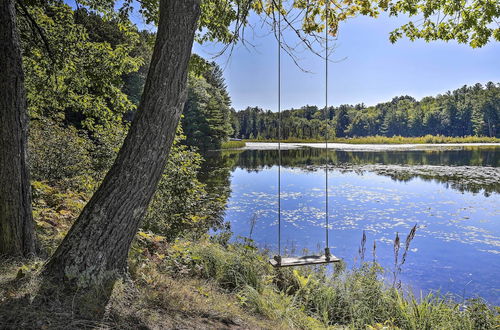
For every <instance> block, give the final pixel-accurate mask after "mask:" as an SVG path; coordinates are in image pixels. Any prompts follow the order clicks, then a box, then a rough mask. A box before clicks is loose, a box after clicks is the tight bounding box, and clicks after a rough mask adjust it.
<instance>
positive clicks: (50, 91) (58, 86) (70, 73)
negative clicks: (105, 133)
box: [20, 1, 142, 132]
mask: <svg viewBox="0 0 500 330" xmlns="http://www.w3.org/2000/svg"><path fill="white" fill-rule="evenodd" d="M30 12H31V15H32V16H33V17H34V19H35V20H36V22H37V24H38V25H39V26H40V28H41V29H43V31H44V34H45V36H46V39H47V40H48V49H47V45H45V44H44V43H42V42H40V40H39V38H38V35H37V34H36V32H34V30H33V29H32V28H31V26H30V23H29V21H28V20H27V19H26V18H24V17H23V16H20V21H21V23H20V26H21V35H22V41H23V63H24V68H25V71H26V89H27V93H28V95H27V96H28V104H29V112H30V115H31V117H33V118H40V117H42V116H44V117H50V118H52V119H53V120H57V121H63V122H65V123H69V124H72V125H75V126H76V127H78V128H80V127H81V128H84V129H87V130H89V131H90V132H94V131H99V130H103V129H108V128H110V127H116V126H119V125H122V116H123V114H124V113H127V112H129V111H132V110H133V109H134V105H133V104H132V103H131V102H130V101H129V99H128V98H127V95H125V94H124V93H123V92H122V90H121V88H122V85H123V80H122V76H123V75H124V74H127V73H130V72H132V71H136V70H137V69H138V68H139V66H140V65H141V63H142V60H141V59H140V58H136V57H132V56H131V52H132V50H133V49H134V46H135V44H136V43H137V40H138V35H137V32H136V31H135V30H134V28H133V27H132V26H131V25H130V24H126V23H120V24H119V25H118V27H117V28H115V29H119V32H117V33H115V35H109V36H107V37H108V38H107V39H106V38H104V37H103V36H101V38H98V37H97V36H98V35H99V34H102V33H107V31H108V30H109V29H108V30H106V31H104V32H101V31H98V30H97V27H96V26H100V25H104V21H103V20H102V19H101V18H98V17H97V16H95V15H94V16H88V17H86V18H87V20H85V19H84V18H82V17H84V16H86V15H88V14H87V13H86V12H84V11H79V12H78V13H76V14H75V13H74V12H73V11H72V10H71V8H70V7H69V6H68V5H65V4H63V3H61V2H58V1H49V2H48V3H47V5H46V6H44V7H31V8H30ZM75 15H76V17H80V19H79V20H78V19H77V20H76V22H75ZM78 21H81V22H82V24H80V23H77V22H78ZM116 24H118V23H116ZM108 26H109V24H108ZM89 29H90V30H91V34H90V35H89V32H88V31H89ZM116 34H118V35H119V36H120V37H119V38H117V37H116ZM117 39H118V40H117Z"/></svg>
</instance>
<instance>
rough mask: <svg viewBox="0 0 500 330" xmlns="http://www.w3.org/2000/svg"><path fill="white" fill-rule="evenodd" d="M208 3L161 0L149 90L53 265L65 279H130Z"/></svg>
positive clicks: (53, 271)
mask: <svg viewBox="0 0 500 330" xmlns="http://www.w3.org/2000/svg"><path fill="white" fill-rule="evenodd" d="M199 16H200V0H161V1H160V21H159V24H158V31H157V37H156V43H155V48H154V51H153V57H152V60H151V65H150V68H149V73H148V77H147V79H146V84H145V87H144V92H143V95H142V98H141V102H140V105H139V109H138V113H137V115H136V116H135V118H134V120H133V122H132V125H131V127H130V131H129V133H128V135H127V138H126V139H125V142H124V144H123V147H122V148H121V150H120V152H119V153H118V156H117V158H116V161H115V163H114V164H113V166H112V168H111V170H110V171H109V172H108V173H107V175H106V177H105V178H104V181H103V182H102V184H101V186H100V187H99V189H98V190H97V191H96V192H95V193H94V195H93V196H92V198H91V200H90V201H89V202H88V204H87V205H86V206H85V208H84V209H83V211H82V213H81V214H80V216H79V218H78V220H77V221H76V223H75V224H74V225H73V227H72V228H71V230H70V231H69V233H68V234H67V236H66V237H65V238H64V240H63V242H62V243H61V245H60V246H59V248H58V249H57V251H56V252H55V253H54V255H53V256H52V258H51V259H50V260H49V262H48V263H47V265H46V267H45V273H46V274H48V275H50V276H53V277H56V278H60V279H74V278H77V279H78V280H79V281H80V280H83V281H84V282H88V281H92V282H103V281H104V280H108V279H113V278H114V277H115V276H117V275H118V274H119V273H123V272H125V270H126V267H127V255H128V251H129V248H130V244H131V243H132V240H133V238H134V236H135V234H136V232H137V229H138V226H139V222H140V220H141V219H142V217H143V216H144V214H145V212H146V209H147V207H148V204H149V202H150V201H151V198H152V196H153V193H154V192H155V189H156V186H157V184H158V181H159V179H160V177H161V174H162V172H163V169H164V167H165V164H166V161H167V157H168V154H169V151H170V147H171V146H172V143H173V140H174V136H175V132H176V128H177V124H178V122H179V118H180V115H181V113H182V109H183V106H184V101H185V98H186V80H187V72H188V62H189V58H190V55H191V48H192V45H193V39H194V34H195V30H196V25H197V21H198V18H199Z"/></svg>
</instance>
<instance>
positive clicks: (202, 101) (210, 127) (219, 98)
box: [181, 56, 233, 150]
mask: <svg viewBox="0 0 500 330" xmlns="http://www.w3.org/2000/svg"><path fill="white" fill-rule="evenodd" d="M194 58H195V59H196V58H197V57H196V56H194ZM193 63H195V62H193ZM193 65H194V64H193ZM192 68H200V66H199V65H196V66H194V67H193V66H192ZM230 104H231V100H230V98H229V95H228V93H227V91H226V85H225V82H224V78H223V76H222V71H221V70H220V68H219V67H218V66H217V65H216V64H215V63H209V64H208V69H207V70H206V71H204V72H203V74H202V75H196V74H195V73H194V72H191V73H190V74H189V78H188V97H187V100H186V103H185V105H184V116H183V118H182V119H181V122H182V127H183V129H184V132H185V133H186V143H187V144H188V145H190V146H196V147H198V148H200V149H202V150H207V149H220V148H221V144H222V143H223V142H224V141H226V140H227V138H228V136H229V135H231V134H232V133H233V129H232V127H231V114H230V109H229V105H230Z"/></svg>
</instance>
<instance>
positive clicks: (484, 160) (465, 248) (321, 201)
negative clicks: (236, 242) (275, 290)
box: [203, 144, 500, 305]
mask: <svg viewBox="0 0 500 330" xmlns="http://www.w3.org/2000/svg"><path fill="white" fill-rule="evenodd" d="M205 157H206V159H207V161H206V164H205V176H204V178H203V180H204V181H205V182H206V183H207V184H208V186H209V189H210V190H211V191H212V193H214V194H216V195H221V196H223V195H224V194H225V196H227V197H228V202H227V208H226V211H225V216H224V219H225V220H226V221H227V222H229V223H230V225H231V231H232V232H233V237H234V238H237V237H239V236H242V237H250V238H252V239H253V240H254V241H255V242H256V244H257V245H258V246H259V247H261V248H265V249H269V250H270V251H271V253H273V252H275V251H276V250H277V230H278V228H277V205H278V199H277V184H278V179H277V175H278V167H277V164H278V152H277V150H273V149H272V148H270V147H269V146H268V147H266V148H262V147H261V146H260V147H259V145H258V144H257V145H252V147H251V149H246V150H232V151H224V152H217V153H211V154H209V155H206V156H205ZM327 157H328V159H329V162H330V164H331V167H330V169H329V172H328V183H329V190H328V194H329V214H330V218H329V221H330V230H329V235H330V246H331V248H332V252H333V254H335V255H336V256H338V257H341V258H343V259H344V260H345V261H346V262H347V264H348V265H349V266H352V265H356V264H359V259H360V256H359V252H358V251H359V248H360V244H361V238H362V235H363V231H365V233H366V238H367V239H366V253H365V260H373V254H372V247H373V244H374V242H376V251H375V258H376V260H377V261H378V262H379V263H380V264H382V265H383V266H384V267H385V268H386V269H387V270H389V271H391V270H392V269H393V268H394V266H393V265H394V253H393V245H394V243H393V242H394V238H395V235H396V233H399V235H400V237H401V241H402V242H404V239H405V238H406V235H407V234H408V232H409V231H410V229H411V227H412V226H414V225H415V224H417V225H418V229H417V233H416V236H415V238H414V240H413V241H412V242H411V246H410V250H409V252H408V256H407V260H406V263H405V264H404V265H403V267H402V273H401V276H400V279H401V280H402V282H403V285H405V286H410V287H411V288H412V289H413V290H414V291H415V292H417V293H418V292H419V291H420V290H423V291H424V292H428V291H440V292H441V293H447V292H450V293H452V294H453V295H454V296H455V298H456V299H462V298H470V297H474V296H476V295H479V296H481V297H483V298H485V299H486V300H487V301H489V302H490V303H493V304H496V305H500V167H499V165H500V147H499V146H488V147H482V148H477V147H449V148H447V149H442V148H441V149H436V148H432V149H427V150H391V151H383V150H382V149H377V150H370V148H369V147H368V148H367V149H363V148H361V149H358V150H351V151H348V150H329V151H328V154H327V152H326V150H325V149H321V148H310V147H305V148H295V149H290V150H282V164H283V166H282V168H281V191H282V195H281V208H282V210H281V212H282V213H281V214H282V224H281V226H282V227H281V230H282V247H284V250H285V253H283V254H289V255H301V254H303V253H305V252H306V251H309V252H318V251H322V250H323V248H324V244H325V222H324V221H325V169H324V164H325V162H326V159H327ZM387 278H388V279H390V278H391V274H387Z"/></svg>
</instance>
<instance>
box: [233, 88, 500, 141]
mask: <svg viewBox="0 0 500 330" xmlns="http://www.w3.org/2000/svg"><path fill="white" fill-rule="evenodd" d="M232 115H233V120H234V121H236V122H237V125H233V127H236V128H237V130H235V133H234V137H237V138H242V139H251V140H277V139H278V114H277V113H273V112H271V111H264V110H262V109H260V108H250V107H249V108H247V109H245V110H242V111H239V112H232ZM281 118H282V119H281V128H282V129H281V138H282V140H288V141H290V142H299V141H303V142H308V141H309V142H313V141H321V140H324V138H325V133H326V120H325V110H324V108H323V109H319V108H317V107H315V106H304V107H302V108H300V109H291V110H285V111H282V114H281ZM328 118H329V120H328V125H329V132H328V136H329V139H332V140H334V137H336V139H335V140H336V141H342V139H339V138H357V139H354V140H346V141H347V142H350V143H352V142H354V143H356V141H366V142H367V143H373V142H370V140H372V141H374V140H380V142H382V143H384V142H385V143H436V142H438V141H442V142H455V141H456V142H460V141H463V142H469V141H470V142H474V141H475V142H481V141H484V142H489V141H493V142H494V141H496V140H495V139H488V138H475V137H472V136H477V137H496V138H499V137H500V86H499V85H498V84H495V83H492V82H489V83H487V84H486V86H484V87H483V86H482V85H481V84H476V85H474V86H471V87H468V86H463V87H462V88H459V89H457V90H455V91H452V92H447V93H445V94H444V95H438V96H436V97H425V98H423V99H422V100H420V101H416V100H415V99H414V98H412V97H410V96H401V97H395V98H393V99H392V100H391V101H390V102H386V103H379V104H377V105H375V106H371V107H366V106H365V105H364V104H358V105H355V106H353V105H341V106H339V107H330V108H329V109H328ZM379 136H380V138H379ZM433 136H435V137H433ZM360 137H370V138H366V139H365V138H361V139H359V138H360ZM383 137H388V138H389V139H387V138H383ZM392 137H394V138H392ZM400 137H422V138H417V139H403V138H400ZM446 137H454V138H455V137H465V138H464V139H454V138H452V139H448V138H446ZM398 141H401V142H398ZM412 141H416V142H412ZM360 143H362V142H360Z"/></svg>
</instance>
